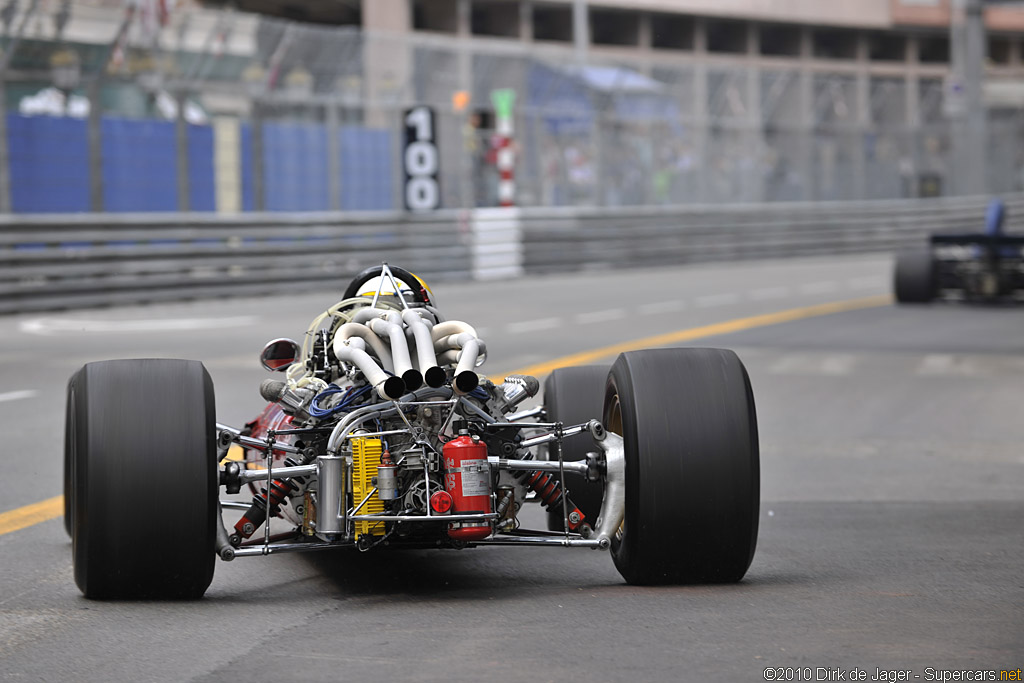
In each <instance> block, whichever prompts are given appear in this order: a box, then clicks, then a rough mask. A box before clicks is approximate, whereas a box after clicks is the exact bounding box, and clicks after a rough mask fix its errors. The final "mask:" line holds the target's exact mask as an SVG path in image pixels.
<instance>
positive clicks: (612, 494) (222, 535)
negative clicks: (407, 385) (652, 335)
mask: <svg viewBox="0 0 1024 683" xmlns="http://www.w3.org/2000/svg"><path fill="white" fill-rule="evenodd" d="M434 403H435V402H433V401H424V402H422V404H434ZM436 403H438V404H443V405H449V406H451V405H453V403H454V402H453V401H438V402H436ZM355 412H358V411H355ZM373 412H376V411H373ZM370 414H371V411H366V412H365V413H364V414H363V415H360V416H356V417H355V419H350V420H348V424H347V425H345V426H346V427H347V428H348V429H345V428H343V429H337V428H336V429H335V431H334V433H333V434H332V437H333V438H334V440H335V443H336V444H337V443H339V442H340V441H343V440H345V439H346V438H347V437H348V434H349V432H350V430H351V428H353V427H355V426H356V424H358V423H359V422H361V421H362V419H365V418H367V417H369V416H370ZM452 414H454V411H452ZM350 417H351V416H350ZM360 418H362V419H360ZM495 426H498V427H502V426H508V427H516V428H548V429H551V428H553V429H554V431H552V432H551V433H548V434H542V435H540V436H536V437H533V438H531V439H526V440H524V441H523V442H521V445H522V446H527V445H537V444H541V443H551V442H557V441H560V440H561V438H563V437H565V436H572V435H575V434H580V433H582V432H585V431H586V432H590V434H591V436H592V437H593V439H594V444H595V446H596V447H597V448H598V449H599V450H600V451H602V452H603V454H604V470H605V472H604V483H605V486H604V498H603V500H602V502H601V511H600V514H599V515H598V518H597V522H596V523H595V525H594V530H593V532H592V533H591V534H588V537H587V538H584V537H583V536H578V535H574V534H572V535H570V534H568V533H567V534H565V535H564V536H563V535H543V534H540V533H539V532H538V535H536V536H526V535H502V534H499V535H497V536H491V537H489V538H486V539H483V540H480V541H473V542H472V543H470V545H510V546H511V545H516V546H538V545H539V546H548V547H565V548H599V549H602V550H607V549H608V548H610V547H611V543H612V538H614V536H615V534H616V533H617V532H618V530H619V527H620V526H621V525H622V520H623V519H624V517H625V508H626V481H625V479H626V456H625V450H624V444H623V440H622V437H621V436H619V435H617V434H613V433H610V432H606V431H605V430H604V428H603V427H602V425H601V424H600V423H599V422H597V421H596V420H592V421H591V422H589V423H586V424H582V425H575V426H572V427H568V428H565V429H562V428H560V427H561V425H559V424H558V423H497V424H496V425H495ZM217 432H218V435H223V434H227V435H228V436H230V440H231V441H234V442H237V443H241V444H242V445H245V446H248V447H252V448H258V449H259V450H261V451H264V452H266V451H267V450H269V449H271V448H272V449H273V450H281V451H285V452H297V449H295V448H294V447H292V446H289V445H287V444H283V443H279V442H273V443H272V444H268V443H267V442H266V441H260V440H257V439H250V438H249V437H244V436H242V435H241V434H240V433H239V430H237V429H234V428H232V427H228V426H227V425H222V424H220V423H218V424H217ZM222 438H223V437H222ZM250 442H251V443H250ZM487 460H488V463H489V464H490V466H491V467H492V468H497V469H503V470H526V471H544V472H561V473H562V474H563V475H564V473H565V472H575V473H577V474H581V475H584V476H586V475H587V473H588V470H589V467H590V466H589V465H588V463H587V462H585V461H570V462H565V461H562V460H561V459H559V460H558V461H543V460H511V459H507V458H498V457H488V459H487ZM424 462H425V459H424ZM270 476H273V477H275V478H280V479H289V478H296V477H310V476H311V477H315V478H316V480H317V487H318V496H319V498H320V505H318V506H317V521H316V526H317V535H318V536H320V538H321V540H323V541H324V542H301V543H270V542H266V543H264V544H262V545H256V546H247V547H242V548H233V547H231V546H230V545H229V544H228V543H227V533H226V529H225V528H224V522H223V515H222V512H223V509H224V508H232V509H235V508H242V507H248V506H247V505H245V504H242V503H237V502H233V501H223V502H221V504H220V506H219V508H218V513H220V514H218V517H219V518H220V519H219V520H218V530H217V531H218V533H217V553H218V555H219V556H220V557H221V559H223V560H225V561H230V560H231V559H233V558H235V557H253V556H257V555H271V554H277V553H285V552H308V551H313V550H324V549H327V548H337V547H341V546H351V545H353V540H352V539H351V538H349V536H348V534H347V532H346V529H348V526H349V522H353V521H381V522H406V523H408V522H482V521H490V520H493V519H496V518H497V513H487V514H466V515H436V514H434V515H432V514H429V513H428V514H424V515H409V514H364V515H359V514H356V513H357V512H358V510H359V509H360V508H361V507H362V504H360V505H357V506H355V507H354V508H353V509H352V510H351V511H350V510H348V509H347V508H346V506H345V505H344V501H345V495H346V493H347V490H346V489H347V486H346V478H347V476H348V472H347V458H346V457H345V456H339V455H321V456H318V457H317V458H316V461H315V463H314V464H312V465H300V466H294V467H279V468H275V469H274V470H273V471H272V475H271V471H270V470H243V471H242V472H241V480H242V481H243V482H245V483H249V482H254V481H262V480H266V479H268V478H269V477H270ZM364 502H365V501H364Z"/></svg>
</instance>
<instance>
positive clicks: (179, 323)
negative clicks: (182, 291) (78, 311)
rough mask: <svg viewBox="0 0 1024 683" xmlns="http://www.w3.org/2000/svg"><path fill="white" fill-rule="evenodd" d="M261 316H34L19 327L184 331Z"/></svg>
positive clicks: (42, 331) (52, 331) (44, 332)
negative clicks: (86, 318) (147, 318)
mask: <svg viewBox="0 0 1024 683" xmlns="http://www.w3.org/2000/svg"><path fill="white" fill-rule="evenodd" d="M257 320H258V318H256V317H255V316H251V315H243V316H236V317H234V318H177V319H175V318H171V319H168V320H75V319H72V318H32V319H30V320H24V321H22V322H21V324H20V325H18V329H19V330H21V331H22V332H24V333H26V334H38V335H41V336H44V337H49V336H53V335H58V334H68V333H74V332H86V333H104V334H112V333H117V332H181V331H189V330H208V329H220V328H224V327H243V326H246V325H253V324H255V323H256V321H257Z"/></svg>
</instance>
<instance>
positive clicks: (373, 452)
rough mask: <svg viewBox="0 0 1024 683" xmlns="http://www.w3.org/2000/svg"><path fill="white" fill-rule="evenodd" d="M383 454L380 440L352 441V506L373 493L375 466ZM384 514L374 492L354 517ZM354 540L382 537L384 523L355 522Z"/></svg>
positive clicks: (381, 503)
mask: <svg viewBox="0 0 1024 683" xmlns="http://www.w3.org/2000/svg"><path fill="white" fill-rule="evenodd" d="M383 453H384V442H383V441H382V440H381V439H363V438H357V439H353V440H352V504H353V505H359V503H360V502H362V500H363V498H366V494H368V493H369V492H370V491H373V478H374V477H376V476H377V466H378V465H380V458H381V455H382V454H383ZM383 512H384V501H382V500H381V499H379V498H378V497H377V493H376V492H374V494H373V495H372V496H370V499H369V500H368V501H366V502H365V503H363V506H362V507H361V508H359V510H357V511H356V513H355V514H356V515H379V514H382V513H383ZM355 534H356V538H359V537H360V536H364V535H366V534H370V535H372V536H383V535H384V522H372V521H356V523H355Z"/></svg>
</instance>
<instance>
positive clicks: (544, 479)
mask: <svg viewBox="0 0 1024 683" xmlns="http://www.w3.org/2000/svg"><path fill="white" fill-rule="evenodd" d="M515 476H516V479H518V480H519V482H520V483H522V484H523V485H525V486H526V487H527V488H529V489H530V490H531V491H533V492H535V493H536V494H537V497H538V498H540V503H541V505H543V506H544V508H545V509H547V510H555V511H556V512H557V511H560V510H561V506H562V496H563V495H564V492H565V489H563V488H562V482H560V481H558V479H556V478H555V476H554V475H553V474H552V473H551V472H530V471H525V472H516V474H515ZM555 505H557V506H558V507H553V506H555ZM566 505H567V506H568V510H569V529H570V530H571V531H575V530H576V529H578V528H579V527H580V525H581V524H583V520H584V519H586V516H585V515H584V514H583V511H582V510H580V509H579V508H578V507H576V506H575V505H574V504H573V502H572V499H570V498H566Z"/></svg>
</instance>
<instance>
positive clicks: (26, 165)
mask: <svg viewBox="0 0 1024 683" xmlns="http://www.w3.org/2000/svg"><path fill="white" fill-rule="evenodd" d="M7 149H8V153H9V155H10V177H11V207H12V209H13V210H14V211H15V212H18V213H64V212H75V211H88V210H89V143H88V136H87V135H86V122H85V121H82V120H79V119H72V118H56V117H50V116H21V115H19V114H8V115H7Z"/></svg>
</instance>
